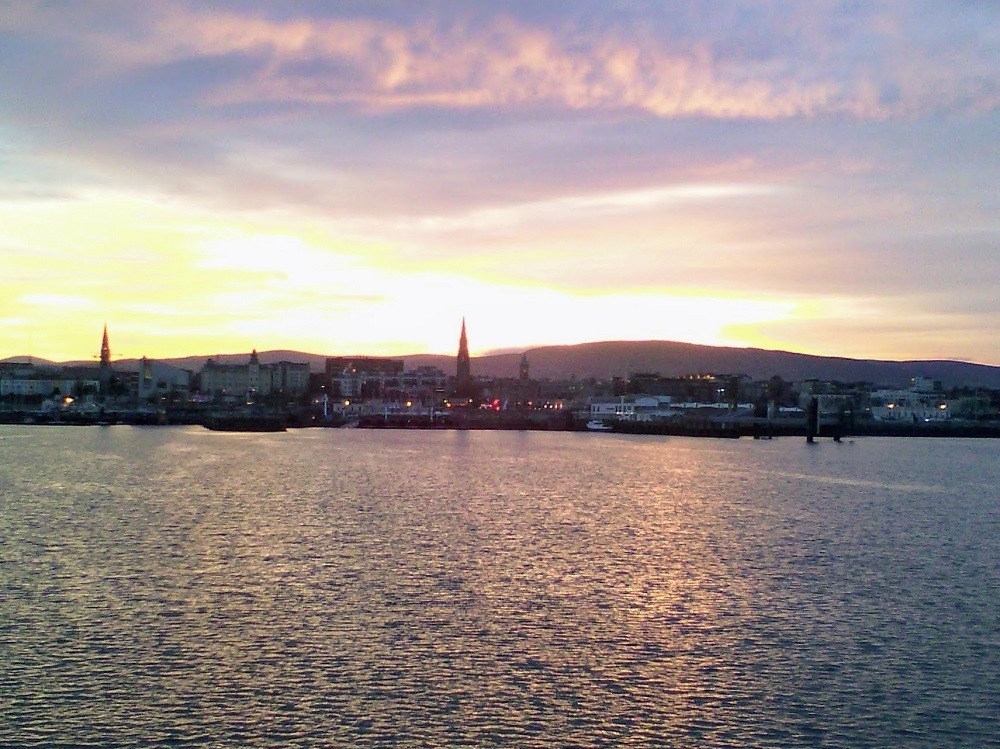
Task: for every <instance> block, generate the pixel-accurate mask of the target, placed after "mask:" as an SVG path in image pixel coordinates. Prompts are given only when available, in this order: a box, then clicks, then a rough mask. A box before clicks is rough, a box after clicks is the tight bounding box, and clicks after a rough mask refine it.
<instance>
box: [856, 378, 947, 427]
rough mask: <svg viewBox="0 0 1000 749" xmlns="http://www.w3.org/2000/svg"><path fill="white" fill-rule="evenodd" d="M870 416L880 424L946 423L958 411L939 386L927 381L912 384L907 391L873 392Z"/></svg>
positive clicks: (922, 379) (918, 379)
mask: <svg viewBox="0 0 1000 749" xmlns="http://www.w3.org/2000/svg"><path fill="white" fill-rule="evenodd" d="M870 403H871V415H872V418H873V419H878V420H879V421H910V422H915V421H943V420H946V419H950V418H951V417H952V413H953V411H954V410H955V409H954V408H953V407H952V404H949V402H948V401H947V400H946V399H945V397H944V394H943V393H941V392H940V383H935V382H934V381H932V380H928V379H926V378H924V377H915V378H913V379H912V380H910V387H909V388H907V389H906V390H898V389H882V390H874V391H872V393H871V397H870Z"/></svg>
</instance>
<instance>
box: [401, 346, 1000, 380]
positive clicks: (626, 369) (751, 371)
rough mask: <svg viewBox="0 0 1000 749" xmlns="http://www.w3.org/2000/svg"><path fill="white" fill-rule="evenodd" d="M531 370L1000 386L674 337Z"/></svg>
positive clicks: (553, 349) (965, 376)
mask: <svg viewBox="0 0 1000 749" xmlns="http://www.w3.org/2000/svg"><path fill="white" fill-rule="evenodd" d="M520 359H521V357H520V354H498V355H494V356H483V357H477V358H476V359H474V360H473V363H472V367H473V373H474V374H476V375H478V376H485V377H515V376H517V369H518V363H519V361H520ZM528 359H529V362H530V364H531V375H532V377H537V378H543V379H544V378H552V379H564V378H569V377H574V376H575V377H578V378H581V377H597V378H600V379H606V378H610V377H625V376H626V375H632V374H636V373H639V372H655V373H659V374H661V375H664V376H667V377H679V376H681V375H685V374H692V373H696V372H716V373H729V374H747V375H749V376H750V377H752V378H753V379H755V380H761V379H767V378H769V377H771V376H773V375H778V376H779V377H781V378H783V379H785V380H792V381H796V380H809V379H822V380H840V381H842V382H859V381H865V382H873V383H876V384H882V385H896V386H904V385H906V384H907V383H908V382H909V380H910V378H911V377H915V376H921V377H929V378H931V379H935V380H941V382H942V383H943V384H944V385H945V386H946V387H954V386H975V387H990V388H1000V367H994V366H989V365H985V364H973V363H969V362H958V361H879V360H870V359H847V358H842V357H830V356H813V355H810V354H796V353H792V352H788V351H769V350H766V349H757V348H729V347H723V346H701V345H696V344H692V343H675V342H671V341H603V342H599V343H581V344H578V345H574V346H543V347H540V348H535V349H530V350H529V351H528ZM406 361H407V366H417V365H419V364H431V365H433V366H438V367H441V369H444V370H445V371H446V372H450V373H454V368H455V365H454V359H453V358H452V357H441V356H412V357H406Z"/></svg>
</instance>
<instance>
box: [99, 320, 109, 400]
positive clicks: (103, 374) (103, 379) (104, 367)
mask: <svg viewBox="0 0 1000 749" xmlns="http://www.w3.org/2000/svg"><path fill="white" fill-rule="evenodd" d="M97 372H98V375H97V377H98V380H99V383H100V388H101V397H102V398H107V397H108V396H109V395H110V394H111V346H110V345H109V344H108V324H107V323H104V337H103V338H102V339H101V364H100V367H98V370H97Z"/></svg>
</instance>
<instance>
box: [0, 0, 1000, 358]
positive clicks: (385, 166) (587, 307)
mask: <svg viewBox="0 0 1000 749" xmlns="http://www.w3.org/2000/svg"><path fill="white" fill-rule="evenodd" d="M998 84H1000V4H998V3H997V2H996V0H983V1H982V2H978V1H976V0H941V1H940V2H934V1H932V0H912V1H910V2H907V1H906V0H886V1H884V2H877V1H876V2H862V3H859V2H854V1H853V0H851V1H847V0H845V1H843V2H837V1H836V0H817V1H816V2H779V1H775V2H750V1H749V0H729V1H724V0H699V2H664V1H662V0H659V1H656V2H653V1H651V0H650V1H646V0H630V1H628V2H626V1H624V0H621V1H616V0H600V1H598V0H573V1H572V2H568V1H567V2H564V1H562V0H544V2H542V1H540V0H532V1H531V2H522V1H520V0H517V1H514V2H506V3H504V2H496V1H495V0H494V1H493V2H478V1H473V0H466V1H462V0H448V1H438V2H435V1H434V0H425V1H423V2H410V3H405V2H389V1H388V0H369V1H367V2H361V1H360V0H357V1H352V2H348V1H345V2H328V1H320V0H282V2H276V1H275V2H259V1H254V0H240V2H223V1H218V2H183V1H175V2H155V1H152V0H151V1H148V2H146V1H144V2H134V1H132V0H129V1H127V2H117V1H115V0H91V1H89V2H42V1H41V0H39V1H37V2H33V1H22V0H4V2H3V3H2V4H0V358H3V357H6V356H13V355H23V354H32V355H34V356H37V357H44V358H49V359H55V360H67V359H89V358H90V357H91V355H92V354H96V353H97V350H98V348H99V344H100V337H101V329H102V327H103V325H104V324H105V323H107V325H108V328H109V331H110V333H111V344H112V349H113V351H114V354H115V356H116V357H139V356H143V355H146V356H150V357H170V356H180V355H187V354H212V353H226V352H233V353H235V352H243V351H249V350H250V349H251V348H257V349H259V350H267V349H275V348H290V349H298V350H302V351H309V352H312V353H320V354H331V355H332V354H354V353H368V354H382V355H402V354H412V353H424V352H434V353H454V351H455V349H456V346H457V340H458V332H459V326H460V324H461V319H462V317H463V316H465V317H466V318H467V320H468V330H469V342H470V345H471V348H472V349H473V353H477V352H485V351H488V350H494V349H508V348H522V347H530V346H534V345H541V344H552V343H578V342H584V341H596V340H613V339H614V340H624V339H635V340H640V339H641V340H647V339H663V340H678V341H689V342H694V343H709V344H720V345H733V346H760V347H764V348H778V349H784V350H791V351H801V352H806V353H815V354H825V355H839V356H849V357H859V358H868V357H872V358H885V359H931V358H935V359H936V358H954V359H964V360H971V361H978V362H983V363H989V364H997V365H1000V189H998V185H1000V168H998V167H1000V158H998V157H1000V147H998V144H1000V111H998V105H1000V85H998Z"/></svg>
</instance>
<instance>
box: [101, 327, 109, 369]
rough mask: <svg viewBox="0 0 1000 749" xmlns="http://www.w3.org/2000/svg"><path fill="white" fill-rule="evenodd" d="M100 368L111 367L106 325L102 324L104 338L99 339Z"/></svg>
mask: <svg viewBox="0 0 1000 749" xmlns="http://www.w3.org/2000/svg"><path fill="white" fill-rule="evenodd" d="M101 366H102V367H110V366H111V346H110V345H108V324H107V323H104V338H102V339H101Z"/></svg>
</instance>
